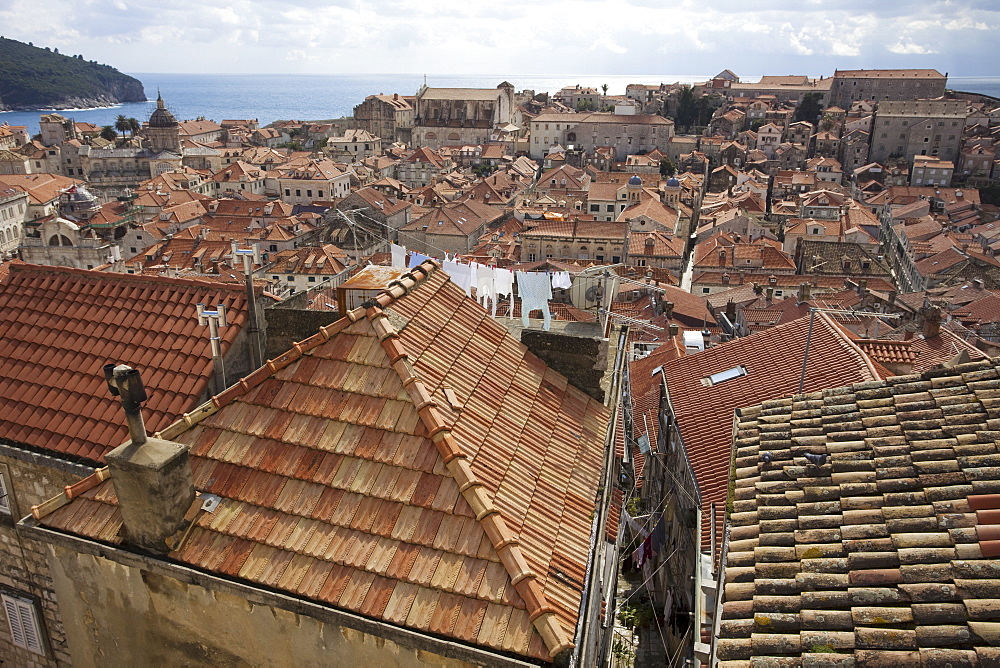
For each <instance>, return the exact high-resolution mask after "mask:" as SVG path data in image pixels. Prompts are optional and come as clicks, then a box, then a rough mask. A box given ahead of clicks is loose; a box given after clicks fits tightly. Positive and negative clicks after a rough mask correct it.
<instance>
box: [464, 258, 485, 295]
mask: <svg viewBox="0 0 1000 668" xmlns="http://www.w3.org/2000/svg"><path fill="white" fill-rule="evenodd" d="M482 266H483V265H481V264H479V263H478V262H470V263H469V289H468V290H466V291H465V294H467V295H469V296H470V297H471V296H472V288H474V287H476V286H477V285H478V284H479V270H480V269H481V268H482Z"/></svg>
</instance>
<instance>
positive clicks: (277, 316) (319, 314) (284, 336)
mask: <svg viewBox="0 0 1000 668" xmlns="http://www.w3.org/2000/svg"><path fill="white" fill-rule="evenodd" d="M308 294H309V293H308V292H299V293H296V294H294V295H292V296H291V297H289V298H288V299H286V300H285V301H283V302H282V303H281V304H279V305H276V306H272V307H271V308H268V309H264V320H265V322H266V329H267V343H266V346H265V350H264V359H266V360H269V359H274V358H275V357H277V356H278V355H280V354H281V353H283V352H285V351H286V350H288V349H290V348H291V347H292V344H293V343H295V342H297V341H302V340H303V339H307V338H309V337H310V336H312V335H313V334H315V333H316V332H318V331H319V328H320V327H323V326H325V325H329V324H330V323H331V322H334V321H335V320H337V318H339V317H340V315H339V314H338V313H337V312H336V311H316V310H312V309H307V308H305V306H306V304H307V303H308V302H307V300H308Z"/></svg>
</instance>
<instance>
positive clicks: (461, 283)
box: [441, 261, 472, 294]
mask: <svg viewBox="0 0 1000 668" xmlns="http://www.w3.org/2000/svg"><path fill="white" fill-rule="evenodd" d="M441 268H442V269H444V270H445V273H447V274H448V275H449V276H451V280H452V282H453V283H454V284H455V285H457V286H458V287H460V288H462V289H463V290H465V294H469V291H470V290H471V289H472V267H470V266H469V265H467V264H461V263H459V262H451V261H445V262H443V263H442V264H441Z"/></svg>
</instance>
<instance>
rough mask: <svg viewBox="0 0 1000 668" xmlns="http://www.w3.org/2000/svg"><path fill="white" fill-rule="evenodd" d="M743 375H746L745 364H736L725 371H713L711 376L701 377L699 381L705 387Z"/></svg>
mask: <svg viewBox="0 0 1000 668" xmlns="http://www.w3.org/2000/svg"><path fill="white" fill-rule="evenodd" d="M745 375H747V368H746V367H745V366H738V367H734V368H732V369H727V370H726V371H720V372H719V373H713V374H712V375H711V376H707V377H705V378H702V379H701V383H702V385H704V386H706V387H712V386H713V385H718V384H719V383H724V382H726V381H727V380H732V379H733V378H739V377H740V376H745Z"/></svg>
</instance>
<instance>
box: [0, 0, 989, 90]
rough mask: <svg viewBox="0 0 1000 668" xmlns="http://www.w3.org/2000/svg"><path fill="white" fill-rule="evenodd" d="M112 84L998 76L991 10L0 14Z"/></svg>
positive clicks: (682, 6)
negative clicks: (881, 72)
mask: <svg viewBox="0 0 1000 668" xmlns="http://www.w3.org/2000/svg"><path fill="white" fill-rule="evenodd" d="M0 26H3V27H2V28H0V32H2V33H3V36H5V37H8V38H12V39H17V40H20V41H24V42H29V41H30V42H33V43H34V44H35V45H36V46H49V47H54V48H58V49H59V51H60V53H63V54H68V55H75V54H78V53H79V54H82V55H83V56H84V58H85V59H87V60H96V61H98V62H101V63H105V64H108V65H112V66H113V67H116V68H117V69H119V70H121V71H124V72H137V73H146V72H148V73H156V72H164V73H166V72H177V73H190V72H205V73H226V74H229V73H234V74H235V73H244V74H254V73H274V74H282V73H290V74H291V73H303V74H305V73H309V74H353V73H358V74H362V73H363V74H383V73H412V74H420V73H426V74H488V73H511V74H678V75H682V74H696V73H697V74H709V75H710V74H715V73H716V72H718V71H721V70H722V69H726V68H729V69H731V70H733V71H735V72H736V73H737V74H739V75H740V76H741V77H744V78H747V79H751V78H752V77H754V76H759V75H761V74H807V75H810V76H819V75H830V74H832V73H833V70H834V69H836V68H840V69H856V68H935V69H938V70H939V71H941V72H942V73H944V72H947V73H949V74H950V75H951V76H1000V59H998V58H997V54H998V52H1000V47H998V44H1000V1H998V0H944V1H924V0H842V1H838V0H769V1H767V2H756V3H754V2H746V1H745V0H678V1H675V2H671V1H669V0H547V1H543V2H539V1H538V0H530V1H529V0H506V1H504V2H500V1H497V0H492V1H490V2H485V1H483V0H408V1H401V0H366V1H365V2H358V1H356V0H233V1H229V0H218V1H215V2H205V0H168V1H163V0H0Z"/></svg>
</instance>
